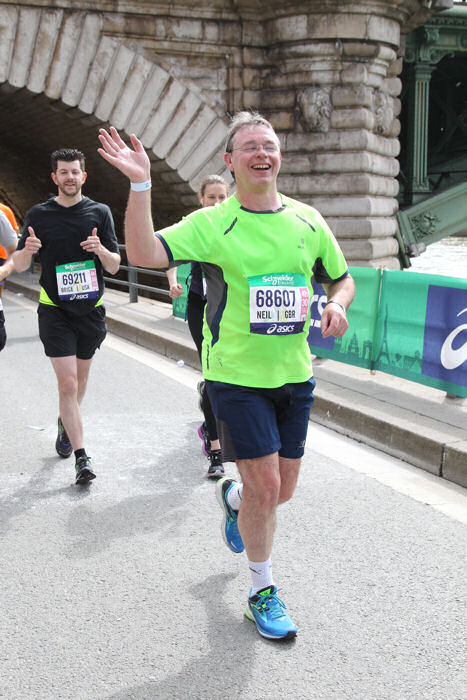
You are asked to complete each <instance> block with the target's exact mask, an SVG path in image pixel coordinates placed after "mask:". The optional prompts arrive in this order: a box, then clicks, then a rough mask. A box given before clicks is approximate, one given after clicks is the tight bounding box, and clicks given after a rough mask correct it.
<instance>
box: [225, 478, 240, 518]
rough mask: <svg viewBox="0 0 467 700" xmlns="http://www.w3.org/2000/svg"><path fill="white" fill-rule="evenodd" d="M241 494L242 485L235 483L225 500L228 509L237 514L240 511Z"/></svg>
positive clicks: (238, 482)
mask: <svg viewBox="0 0 467 700" xmlns="http://www.w3.org/2000/svg"><path fill="white" fill-rule="evenodd" d="M242 494H243V484H242V483H241V482H240V481H237V482H236V483H235V484H233V486H232V488H231V489H230V491H229V493H228V494H227V500H228V502H229V505H230V507H231V508H232V509H233V510H235V511H237V512H238V511H239V510H240V504H241V502H242Z"/></svg>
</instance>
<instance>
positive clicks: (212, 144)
mask: <svg viewBox="0 0 467 700" xmlns="http://www.w3.org/2000/svg"><path fill="white" fill-rule="evenodd" d="M226 134H227V126H226V124H225V123H224V122H223V121H222V120H221V119H216V121H215V122H214V124H212V125H211V126H210V127H209V129H207V130H206V132H205V134H204V136H203V138H202V140H201V142H200V143H198V144H197V145H196V146H195V148H194V149H193V151H192V152H191V153H190V156H189V158H187V159H186V161H185V162H184V163H183V165H182V166H181V167H179V168H178V173H179V175H180V177H181V178H182V179H183V180H192V179H193V178H194V177H195V175H196V174H197V173H199V171H200V170H201V168H202V167H203V166H204V165H205V164H206V162H207V161H208V160H210V159H211V158H212V157H213V155H214V154H215V153H217V152H218V151H220V150H221V149H222V153H223V152H224V151H223V148H224V143H225V137H226ZM220 165H222V155H221V162H220Z"/></svg>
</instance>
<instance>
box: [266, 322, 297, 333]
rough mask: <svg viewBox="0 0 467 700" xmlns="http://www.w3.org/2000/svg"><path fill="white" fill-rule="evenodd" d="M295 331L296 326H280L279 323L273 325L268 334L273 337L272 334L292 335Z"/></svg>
mask: <svg viewBox="0 0 467 700" xmlns="http://www.w3.org/2000/svg"><path fill="white" fill-rule="evenodd" d="M294 330H295V326H278V325H277V323H273V324H272V326H269V328H268V330H267V331H266V333H267V334H268V335H271V333H292V332H293V331H294Z"/></svg>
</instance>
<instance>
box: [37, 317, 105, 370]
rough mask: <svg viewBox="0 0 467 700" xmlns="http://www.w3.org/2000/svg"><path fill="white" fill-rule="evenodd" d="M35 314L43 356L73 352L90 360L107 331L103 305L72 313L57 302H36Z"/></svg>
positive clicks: (59, 355) (67, 354) (81, 357)
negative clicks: (80, 314) (56, 303)
mask: <svg viewBox="0 0 467 700" xmlns="http://www.w3.org/2000/svg"><path fill="white" fill-rule="evenodd" d="M37 314H38V318H39V337H40V339H41V340H42V344H43V346H44V351H45V354H46V355H47V357H68V356H70V355H75V356H76V357H77V358H78V359H80V360H90V359H91V357H92V356H93V355H94V353H95V352H96V350H97V348H98V347H100V345H101V343H102V341H103V340H104V338H105V336H106V334H107V326H106V323H105V309H104V306H103V305H100V306H96V307H95V308H94V309H92V311H90V312H89V313H88V314H84V316H76V315H75V314H71V313H69V312H67V311H64V310H63V309H61V308H60V307H58V306H48V305H47V304H39V307H38V309H37Z"/></svg>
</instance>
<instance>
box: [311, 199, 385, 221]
mask: <svg viewBox="0 0 467 700" xmlns="http://www.w3.org/2000/svg"><path fill="white" fill-rule="evenodd" d="M304 201H307V202H308V203H310V204H311V205H312V206H313V207H316V209H317V210H318V211H319V212H321V214H322V215H323V216H324V217H325V218H328V217H331V216H335V217H336V216H339V217H340V216H357V217H366V216H389V217H392V216H395V214H396V213H397V210H398V202H397V199H392V198H390V197H372V196H369V195H366V196H355V195H347V194H342V193H341V194H340V195H339V196H338V197H336V196H332V197H325V196H322V195H313V196H312V197H308V199H304Z"/></svg>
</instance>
